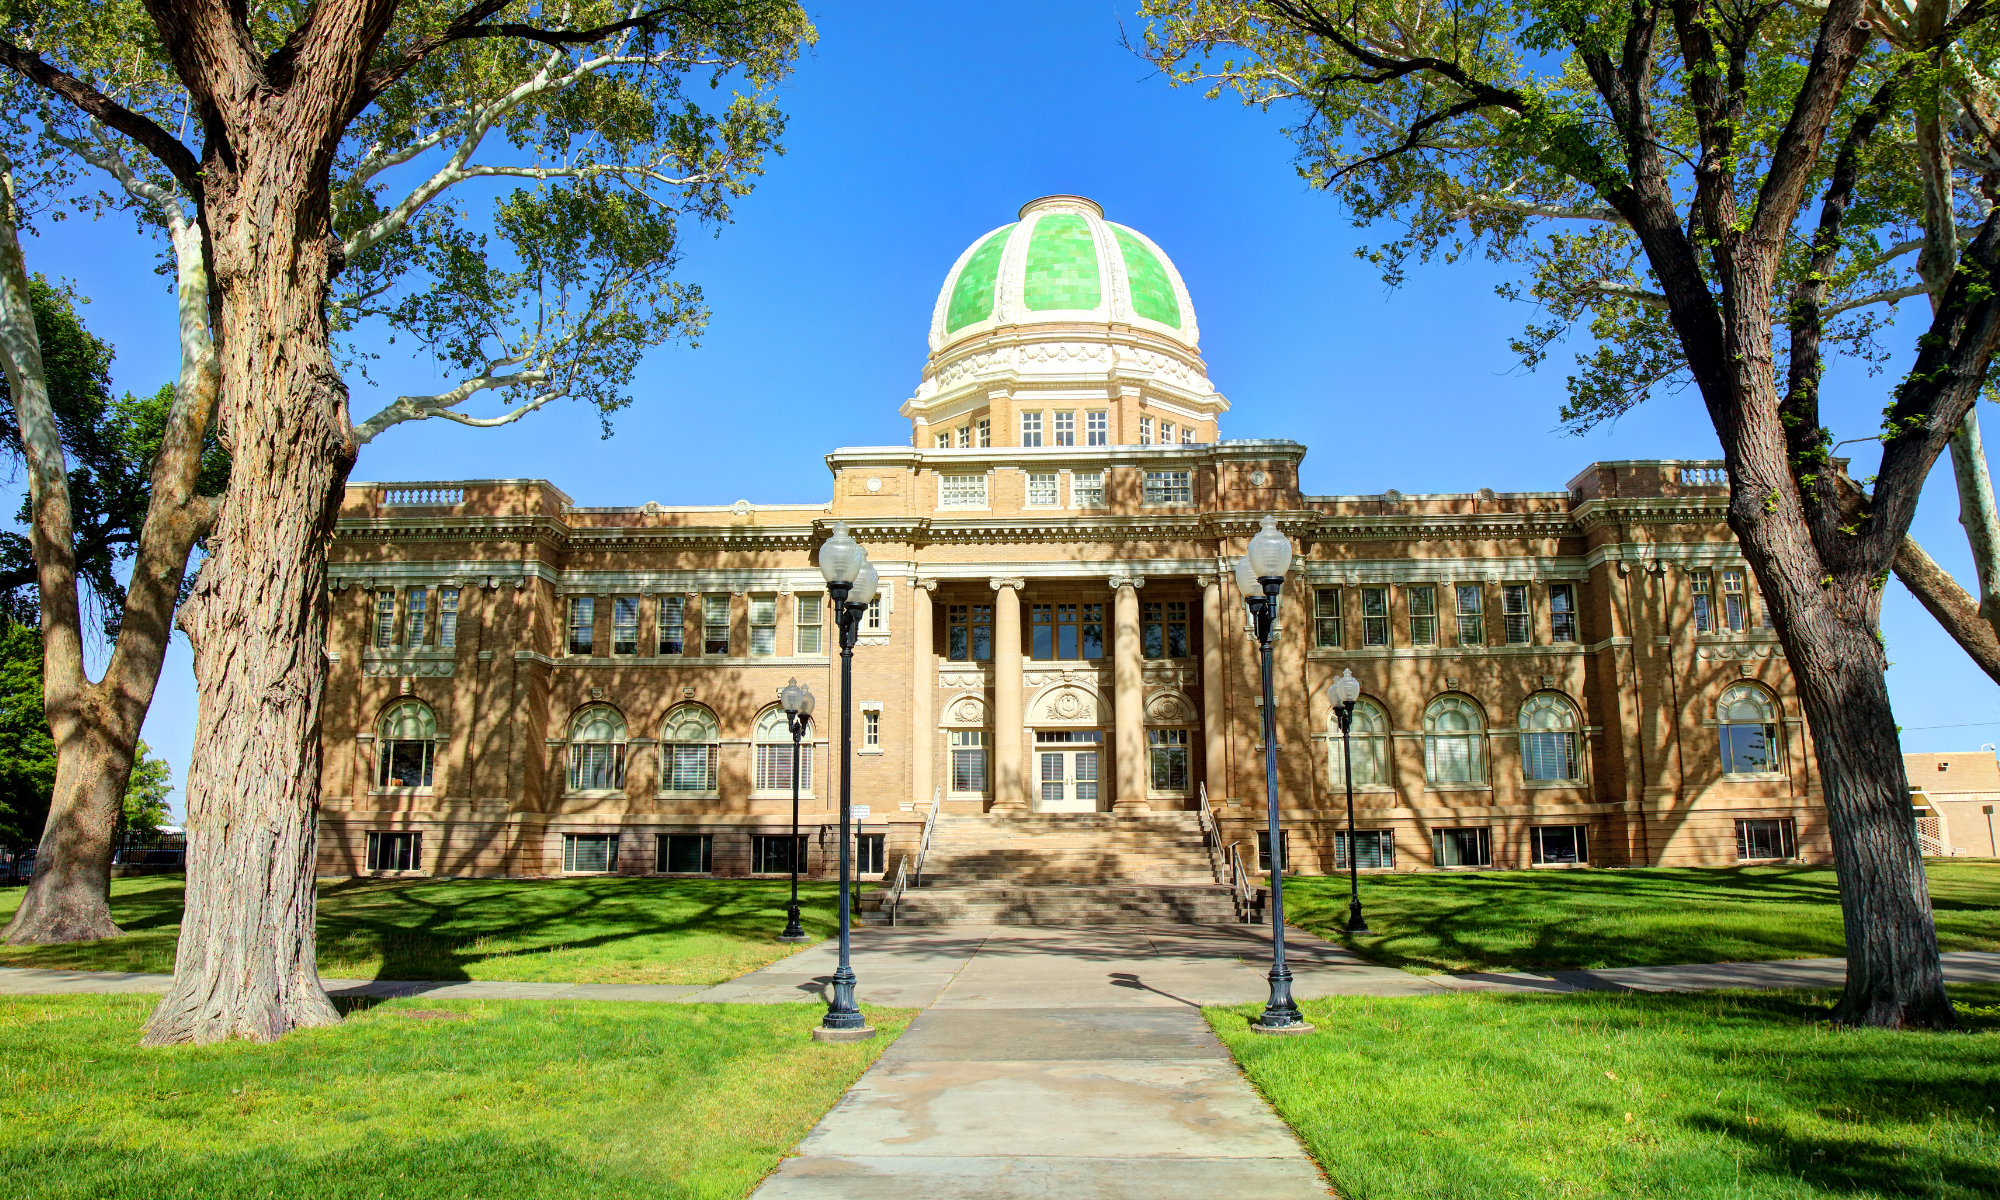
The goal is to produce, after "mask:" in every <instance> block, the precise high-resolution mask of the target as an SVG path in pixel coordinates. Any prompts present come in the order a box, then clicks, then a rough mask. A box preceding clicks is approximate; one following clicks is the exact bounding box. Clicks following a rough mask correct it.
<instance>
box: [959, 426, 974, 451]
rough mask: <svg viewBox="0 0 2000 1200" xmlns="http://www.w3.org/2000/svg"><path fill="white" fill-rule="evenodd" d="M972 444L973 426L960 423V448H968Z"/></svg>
mask: <svg viewBox="0 0 2000 1200" xmlns="http://www.w3.org/2000/svg"><path fill="white" fill-rule="evenodd" d="M971 446H972V426H970V425H960V426H959V427H958V448H959V449H960V450H966V449H970V448H971Z"/></svg>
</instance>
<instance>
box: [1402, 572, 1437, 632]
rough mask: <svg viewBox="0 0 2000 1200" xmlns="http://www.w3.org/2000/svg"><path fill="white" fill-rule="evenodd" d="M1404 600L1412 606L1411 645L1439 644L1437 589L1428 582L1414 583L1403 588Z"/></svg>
mask: <svg viewBox="0 0 2000 1200" xmlns="http://www.w3.org/2000/svg"><path fill="white" fill-rule="evenodd" d="M1403 602H1404V603H1405V604H1407V605H1409V608H1410V645H1412V646H1435V645H1437V640H1438V633H1437V631H1438V624H1437V621H1438V619H1437V589H1436V588H1435V587H1432V586H1431V585H1430V584H1427V583H1425V584H1412V585H1411V586H1409V587H1406V588H1404V589H1403Z"/></svg>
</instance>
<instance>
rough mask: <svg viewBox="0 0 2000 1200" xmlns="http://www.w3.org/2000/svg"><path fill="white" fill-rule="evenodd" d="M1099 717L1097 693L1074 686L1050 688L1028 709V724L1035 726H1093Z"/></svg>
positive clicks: (1066, 685) (1098, 722)
mask: <svg viewBox="0 0 2000 1200" xmlns="http://www.w3.org/2000/svg"><path fill="white" fill-rule="evenodd" d="M1099 716H1100V714H1099V710H1098V698H1097V693H1096V692H1093V691H1091V690H1090V689H1088V688H1083V687H1078V686H1076V685H1074V684H1064V685H1062V686H1059V687H1054V688H1050V689H1049V690H1048V691H1045V692H1043V693H1042V694H1041V695H1039V696H1036V697H1035V702H1034V703H1033V704H1032V705H1030V706H1029V708H1028V724H1030V725H1035V726H1044V725H1081V726H1095V725H1098V724H1100V723H1101V722H1100V720H1099Z"/></svg>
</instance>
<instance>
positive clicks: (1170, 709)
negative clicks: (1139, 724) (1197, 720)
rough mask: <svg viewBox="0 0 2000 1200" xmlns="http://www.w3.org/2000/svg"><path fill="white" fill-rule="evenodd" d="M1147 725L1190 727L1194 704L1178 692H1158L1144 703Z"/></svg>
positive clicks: (1192, 721) (1192, 720)
mask: <svg viewBox="0 0 2000 1200" xmlns="http://www.w3.org/2000/svg"><path fill="white" fill-rule="evenodd" d="M1146 723H1147V724H1148V725H1191V724H1193V723H1194V704H1193V702H1192V701H1190V700H1189V699H1188V698H1187V697H1186V696H1183V695H1181V694H1180V693H1179V692H1159V693H1156V694H1155V695H1154V696H1153V698H1152V699H1150V700H1148V701H1146Z"/></svg>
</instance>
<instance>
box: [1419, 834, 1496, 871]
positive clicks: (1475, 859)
mask: <svg viewBox="0 0 2000 1200" xmlns="http://www.w3.org/2000/svg"><path fill="white" fill-rule="evenodd" d="M1431 852H1432V858H1431V863H1432V865H1434V866H1439V867H1490V866H1492V865H1493V831H1492V830H1491V829H1439V830H1435V831H1433V832H1432V834H1431Z"/></svg>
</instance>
